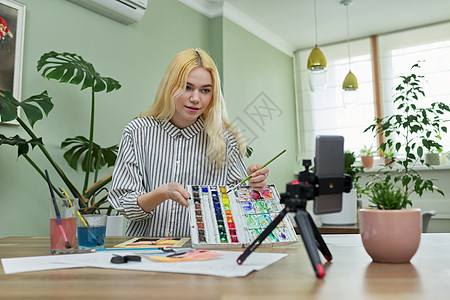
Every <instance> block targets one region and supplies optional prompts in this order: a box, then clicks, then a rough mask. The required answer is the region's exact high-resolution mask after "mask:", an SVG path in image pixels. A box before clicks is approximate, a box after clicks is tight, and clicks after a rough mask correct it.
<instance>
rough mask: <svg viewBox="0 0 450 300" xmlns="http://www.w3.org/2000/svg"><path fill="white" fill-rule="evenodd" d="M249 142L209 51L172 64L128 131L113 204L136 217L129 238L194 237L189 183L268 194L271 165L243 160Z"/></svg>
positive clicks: (116, 173)
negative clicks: (243, 186)
mask: <svg viewBox="0 0 450 300" xmlns="http://www.w3.org/2000/svg"><path fill="white" fill-rule="evenodd" d="M245 149H246V146H245V142H244V140H243V138H242V136H241V135H240V134H239V133H238V132H237V130H236V129H235V128H234V126H232V125H231V124H230V122H229V121H228V117H227V112H226V109H225V103H224V100H223V97H222V92H221V87H220V79H219V73H218V71H217V67H216V65H215V64H214V61H213V60H212V58H211V57H210V56H209V55H208V54H207V53H206V52H204V51H203V50H201V49H186V50H184V51H181V52H180V53H178V54H177V55H176V56H175V57H174V58H173V60H172V61H171V62H170V64H169V66H168V68H167V70H166V73H165V75H164V77H163V79H162V81H161V83H160V85H159V88H158V91H157V93H156V97H155V100H154V102H153V105H152V106H151V108H150V109H149V110H148V111H146V112H144V113H142V114H141V116H140V118H138V119H136V120H133V121H132V122H130V123H129V124H128V125H127V126H126V127H125V129H124V132H123V135H122V140H121V143H120V149H119V154H118V157H117V161H116V164H115V166H114V172H113V177H112V182H111V189H110V193H109V198H108V200H109V202H110V203H111V205H112V206H113V207H114V208H115V209H116V210H117V211H120V212H121V213H122V214H123V215H124V216H125V217H126V218H128V220H129V221H128V223H127V230H126V235H128V236H189V235H190V234H189V215H188V210H187V208H186V207H187V205H188V204H187V203H188V202H187V199H188V198H189V196H190V195H189V193H188V192H187V191H186V190H185V187H186V186H187V185H232V184H236V183H238V182H240V181H241V180H242V179H243V178H245V177H247V174H251V173H252V172H254V173H253V176H252V178H251V179H249V180H248V182H247V183H248V184H249V185H250V186H252V187H253V188H255V189H262V188H263V187H264V186H265V185H266V184H267V175H268V173H269V170H268V169H267V167H265V168H263V169H261V170H258V171H257V169H258V168H259V167H260V165H256V164H254V165H250V166H249V167H248V168H247V170H246V168H245V166H244V163H243V161H242V155H243V154H244V153H245Z"/></svg>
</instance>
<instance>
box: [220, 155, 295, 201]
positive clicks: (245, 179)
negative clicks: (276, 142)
mask: <svg viewBox="0 0 450 300" xmlns="http://www.w3.org/2000/svg"><path fill="white" fill-rule="evenodd" d="M284 152H286V149H284V150H283V151H281V152H280V153H278V154H277V155H276V156H275V157H274V158H272V159H271V160H269V161H268V162H266V163H265V164H263V165H262V166H261V167H260V168H259V169H258V170H256V171H259V170H261V169H262V168H264V167H265V166H267V165H268V164H270V163H271V162H273V161H274V160H275V159H277V158H278V157H279V156H280V155H281V154H283V153H284ZM256 171H255V172H256ZM255 172H253V173H251V174H250V175H248V176H247V177H246V178H244V179H243V180H242V181H241V182H239V183H238V184H236V185H235V186H233V187H232V188H231V189H229V190H228V191H227V194H228V193H229V192H231V191H234V190H235V189H237V188H238V187H239V186H241V184H243V183H244V182H246V181H247V180H249V179H250V178H252V176H253V174H254V173H255Z"/></svg>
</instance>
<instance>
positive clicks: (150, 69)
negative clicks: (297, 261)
mask: <svg viewBox="0 0 450 300" xmlns="http://www.w3.org/2000/svg"><path fill="white" fill-rule="evenodd" d="M21 2H22V3H24V4H26V5H27V12H26V14H27V17H26V28H25V44H24V45H25V46H24V60H23V83H22V98H24V99H25V98H27V97H29V96H31V95H34V94H38V93H41V92H42V91H43V90H47V91H48V93H49V95H50V96H51V97H52V98H53V102H54V104H55V107H54V109H53V110H52V111H51V112H50V114H49V116H48V117H47V118H44V120H41V121H39V122H37V123H36V125H35V128H34V129H35V132H36V134H37V135H38V136H42V137H43V139H44V143H45V144H46V146H47V148H48V150H49V152H50V153H51V154H52V156H53V157H54V158H55V160H56V161H57V162H58V164H60V165H61V167H62V168H63V170H64V171H65V172H66V173H67V175H68V176H69V178H71V180H72V181H73V182H74V183H75V184H76V185H77V186H79V187H80V188H81V186H82V184H83V178H84V177H83V174H82V173H81V172H78V173H77V172H76V171H74V170H72V169H70V168H69V166H68V165H67V163H66V162H65V161H64V159H63V158H62V153H63V152H62V150H60V149H59V145H60V143H61V141H62V140H64V139H65V138H67V137H73V136H75V135H85V136H87V135H88V128H89V111H90V94H89V92H88V91H80V88H79V87H78V86H72V85H69V84H61V83H57V82H56V81H48V80H47V79H44V78H42V77H41V76H40V75H39V73H38V72H37V71H36V62H37V61H38V59H39V58H40V56H41V55H42V54H43V53H45V52H48V51H51V50H55V51H58V52H62V51H67V52H73V53H77V54H79V55H81V56H82V57H83V58H84V59H85V60H87V61H89V62H91V63H92V64H93V65H94V67H95V68H96V70H97V71H98V72H99V73H100V74H101V75H103V76H108V77H112V78H114V79H116V80H118V81H119V82H120V83H121V84H122V88H121V89H120V90H118V91H115V92H112V93H108V94H105V93H101V94H98V95H97V96H96V99H97V101H96V102H97V103H96V105H97V106H96V132H95V141H96V142H97V143H99V144H100V145H102V146H109V145H113V144H117V143H118V142H119V140H120V137H121V134H122V130H123V128H124V126H125V125H126V124H127V123H128V122H129V121H130V120H131V119H133V118H134V117H136V116H137V115H138V114H139V113H140V112H141V111H143V110H144V109H145V108H146V107H148V106H149V105H150V104H151V103H152V102H153V97H154V94H155V91H156V88H157V86H158V84H159V81H160V79H161V77H162V75H163V73H164V71H165V68H166V66H167V64H168V63H169V61H170V60H171V59H172V57H173V56H174V55H175V54H176V53H177V52H179V51H180V50H182V49H185V48H188V47H200V48H203V49H205V50H207V51H210V52H211V55H212V56H213V57H214V58H215V59H216V61H217V65H218V66H219V68H220V71H221V74H222V76H223V81H224V84H225V85H224V87H225V88H224V94H225V99H226V101H227V107H228V110H229V116H230V119H231V120H234V119H236V118H240V119H242V120H244V121H245V122H246V123H247V124H249V127H250V128H253V129H252V130H253V131H254V132H255V133H256V135H257V136H258V138H256V139H254V140H253V142H252V143H251V144H250V146H252V147H253V148H254V154H253V156H252V157H251V158H250V159H247V162H248V163H253V162H259V163H263V162H265V161H267V160H268V159H269V158H271V157H272V156H274V155H275V154H276V153H278V152H279V151H281V150H282V149H285V148H286V149H288V152H287V153H286V154H285V155H283V156H282V157H280V158H279V159H278V160H277V161H275V162H274V163H273V164H272V165H271V176H270V178H271V181H272V182H274V183H276V184H277V186H278V187H279V189H280V191H284V184H285V183H286V182H287V181H289V180H291V179H292V178H293V174H294V173H293V172H294V170H296V169H298V167H297V166H295V164H296V163H295V161H296V160H295V153H296V150H295V148H294V147H295V145H296V132H295V115H294V111H295V109H294V82H293V76H292V74H293V66H292V57H290V56H287V55H285V54H283V53H282V52H280V51H278V50H276V49H275V48H273V47H272V46H270V45H268V44H267V43H265V42H263V41H262V40H260V39H258V38H256V37H255V36H253V35H252V34H250V33H248V32H247V31H245V30H244V29H242V28H241V27H239V26H237V25H235V24H234V23H232V22H230V21H229V20H227V19H225V18H215V19H212V20H210V19H208V18H207V17H205V16H203V15H201V14H199V13H197V12H196V11H194V10H192V9H190V8H188V7H187V6H185V5H183V4H181V3H179V2H178V1H175V0H170V1H167V0H150V1H149V7H148V9H147V11H146V13H145V15H144V17H143V19H142V20H141V21H140V22H138V23H135V24H132V25H128V26H126V25H123V24H121V23H118V22H116V21H114V20H111V19H108V18H106V17H103V16H101V15H99V14H97V13H95V12H92V11H90V10H87V9H85V8H83V7H80V6H78V5H75V4H73V3H71V2H69V1H54V0H40V1H33V0H22V1H21ZM261 93H263V94H264V95H267V97H269V98H270V99H271V101H273V102H274V103H276V105H277V106H278V108H279V111H281V112H282V113H281V115H280V114H277V115H276V116H275V115H274V116H273V117H272V118H271V119H267V120H266V122H265V125H264V126H263V127H259V126H257V125H255V124H254V123H252V122H251V120H252V118H250V117H249V116H248V115H247V114H246V113H245V107H246V106H248V105H250V104H251V103H252V101H253V100H254V99H255V98H256V97H257V96H258V95H260V94H261ZM277 112H278V111H277ZM238 125H239V123H238ZM0 133H1V134H4V135H6V136H13V135H15V134H19V135H20V136H22V137H27V136H26V134H25V133H24V132H23V131H22V130H21V129H20V127H17V126H14V125H1V126H0ZM290 150H292V151H290ZM16 153H17V149H16V148H13V147H10V146H6V145H2V146H0V237H4V236H27V235H36V236H40V235H41V236H42V235H48V231H49V228H48V227H49V226H48V214H49V209H50V206H49V204H50V203H49V191H48V187H47V186H46V184H45V182H44V181H43V180H42V178H41V177H39V175H38V174H37V173H36V172H35V171H34V170H33V169H32V168H31V166H30V165H29V164H28V163H27V162H26V161H25V160H24V159H23V158H18V159H17V158H16ZM30 156H31V157H32V158H33V159H34V160H35V161H36V162H37V163H38V164H39V165H41V166H42V168H43V169H45V168H47V169H49V171H50V176H51V177H52V179H53V181H54V184H55V185H62V183H61V182H60V181H59V180H58V177H57V175H56V173H55V172H54V171H53V170H52V169H51V167H50V166H49V165H48V164H47V162H46V160H45V159H44V158H43V157H42V154H41V153H40V151H39V150H38V149H35V150H34V151H33V152H32V153H31V154H30ZM111 171H112V170H111V169H110V170H104V171H103V173H102V174H101V175H103V176H105V175H107V174H109V173H110V172H111Z"/></svg>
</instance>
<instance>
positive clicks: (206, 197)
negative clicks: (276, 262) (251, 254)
mask: <svg viewBox="0 0 450 300" xmlns="http://www.w3.org/2000/svg"><path fill="white" fill-rule="evenodd" d="M187 188H188V191H189V193H190V194H191V198H190V199H189V214H190V227H191V240H192V245H193V246H195V247H200V248H201V247H202V246H207V247H209V248H211V246H213V247H217V248H232V247H236V248H240V247H246V246H248V245H249V244H251V243H252V242H253V241H254V240H255V239H256V238H257V237H258V236H259V234H260V233H261V232H262V231H263V230H264V229H265V228H266V227H267V226H268V225H269V224H270V222H272V220H274V219H275V217H276V216H277V215H278V213H279V212H280V211H281V210H282V209H283V208H282V206H281V204H280V196H279V194H278V192H277V190H276V188H275V186H274V185H268V186H267V187H266V188H265V189H264V190H263V191H262V192H258V191H255V190H253V189H252V188H251V187H246V186H243V187H240V188H239V189H236V190H235V191H232V192H230V193H228V194H227V192H226V191H227V190H228V189H229V187H226V186H197V185H190V186H188V187H187ZM297 240H298V239H297V235H296V233H295V230H294V228H293V226H292V223H291V221H290V220H289V218H287V217H285V218H284V219H283V220H282V221H281V222H280V223H279V224H278V226H277V227H276V228H275V229H274V230H273V231H272V233H271V234H270V235H269V236H268V237H267V238H266V239H265V240H264V242H263V244H262V245H261V246H264V245H266V246H273V245H280V244H290V243H293V242H296V241H297Z"/></svg>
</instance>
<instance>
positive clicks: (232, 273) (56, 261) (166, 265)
mask: <svg viewBox="0 0 450 300" xmlns="http://www.w3.org/2000/svg"><path fill="white" fill-rule="evenodd" d="M217 252H219V253H221V254H223V256H221V257H219V258H216V259H212V260H205V261H185V262H157V261H152V260H150V259H147V258H142V261H141V262H128V263H125V264H113V263H111V262H110V260H111V257H112V256H113V255H112V254H113V253H114V252H98V253H87V254H70V255H52V256H36V257H23V258H4V259H2V264H3V270H4V272H5V274H12V273H20V272H31V271H43V270H53V269H63V268H77V267H96V268H108V269H123V270H139V271H156V272H170V273H186V274H202V275H212V276H221V277H243V276H246V275H247V274H249V273H250V272H252V271H257V270H261V269H263V268H265V267H267V266H269V265H271V264H273V263H274V262H276V261H278V260H280V259H282V258H283V257H285V256H287V254H281V253H252V254H251V255H250V256H249V257H248V258H247V259H246V261H245V262H244V263H243V264H242V265H238V264H237V262H236V260H237V258H238V257H239V255H241V254H242V252H236V251H217ZM115 254H119V255H130V254H134V255H136V254H135V253H134V252H132V251H130V252H127V251H120V252H118V253H115Z"/></svg>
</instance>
